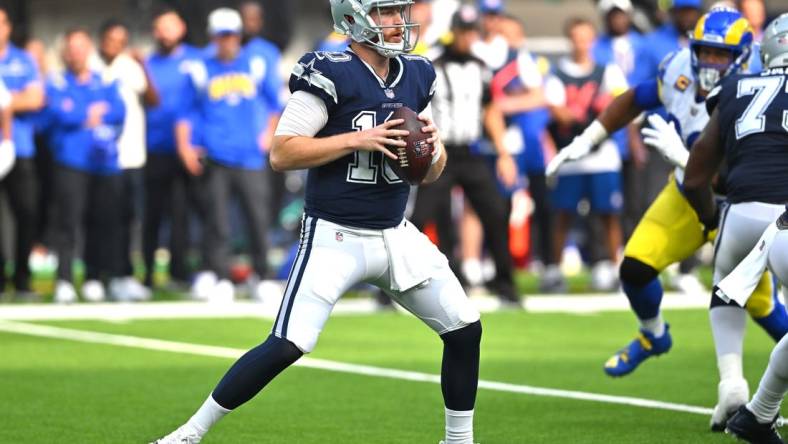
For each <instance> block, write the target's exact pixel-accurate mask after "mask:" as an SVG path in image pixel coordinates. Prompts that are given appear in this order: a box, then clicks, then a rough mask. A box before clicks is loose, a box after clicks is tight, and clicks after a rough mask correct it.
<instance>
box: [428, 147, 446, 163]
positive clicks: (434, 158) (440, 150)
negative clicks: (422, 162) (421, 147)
mask: <svg viewBox="0 0 788 444" xmlns="http://www.w3.org/2000/svg"><path fill="white" fill-rule="evenodd" d="M442 155H443V144H442V143H436V144H435V152H434V153H432V163H431V165H435V164H436V163H438V161H439V160H440V158H441V156H442Z"/></svg>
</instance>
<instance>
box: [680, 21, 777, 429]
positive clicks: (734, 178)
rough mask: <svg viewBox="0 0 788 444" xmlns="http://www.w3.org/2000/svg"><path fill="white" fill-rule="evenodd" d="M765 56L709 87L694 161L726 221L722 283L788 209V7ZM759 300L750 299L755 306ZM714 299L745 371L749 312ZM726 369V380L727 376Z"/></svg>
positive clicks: (698, 202) (713, 206)
mask: <svg viewBox="0 0 788 444" xmlns="http://www.w3.org/2000/svg"><path fill="white" fill-rule="evenodd" d="M761 61H762V62H763V67H764V70H763V71H762V72H760V73H757V74H741V75H735V76H730V77H728V78H726V79H723V81H722V82H721V84H720V85H719V86H718V87H717V88H715V89H714V90H713V91H712V92H711V93H710V94H709V97H708V98H707V99H706V106H707V108H708V111H709V114H710V115H711V117H710V118H709V122H708V124H707V125H706V128H705V129H704V130H703V133H701V135H700V137H699V138H698V140H697V141H696V142H695V144H694V145H693V147H692V150H691V151H690V156H689V161H688V162H687V169H686V176H685V179H684V194H685V195H686V196H687V199H688V200H689V202H690V204H692V207H693V208H694V209H695V211H697V213H698V216H699V219H700V220H701V221H715V220H717V219H719V220H720V221H719V227H720V229H719V234H718V235H717V240H716V243H715V246H714V248H715V255H714V284H715V285H717V284H719V283H720V281H721V279H722V278H723V277H725V276H726V275H728V274H729V273H731V272H732V271H733V270H734V268H735V267H736V266H737V264H739V262H741V261H742V259H744V258H745V257H746V256H747V255H748V253H750V251H751V250H752V249H753V248H755V247H756V246H758V248H759V249H760V248H762V244H761V240H760V239H761V235H762V233H763V232H764V230H765V229H766V228H767V227H769V226H770V225H773V224H774V221H775V220H777V219H778V218H779V217H780V216H781V215H782V214H783V212H784V210H785V205H786V204H788V176H787V175H786V174H785V172H786V171H788V150H786V146H788V114H787V113H786V112H785V110H786V109H788V88H786V79H788V71H787V69H788V14H783V15H782V16H780V17H778V18H777V19H775V21H774V22H773V23H772V24H771V25H769V27H768V28H767V30H766V32H765V33H764V40H763V44H762V47H761ZM723 160H724V161H725V164H726V165H727V173H726V174H724V177H723V178H722V179H720V180H722V181H723V182H724V188H725V190H726V199H727V205H725V206H724V207H723V208H722V210H721V211H720V208H719V207H718V206H717V203H716V201H715V199H714V195H713V192H712V188H711V184H712V181H713V180H714V177H715V176H716V175H717V173H718V171H719V167H720V165H721V164H722V162H723ZM720 213H721V216H720ZM712 223H714V222H712ZM705 224H706V225H708V224H709V222H705ZM784 240H785V239H783V241H784ZM781 246H782V248H780V247H773V248H772V250H771V252H770V253H769V257H768V264H769V268H770V269H771V271H772V272H773V273H774V275H775V276H776V277H777V278H778V279H779V280H780V281H781V282H782V283H783V285H786V284H788V249H786V248H785V247H784V246H785V243H782V244H781ZM759 271H760V270H759ZM753 299H754V298H751V299H750V300H749V301H748V303H747V306H748V307H749V306H750V303H751V301H752V300H753ZM742 305H743V304H742ZM711 306H712V312H714V311H716V312H717V315H718V316H720V315H724V316H725V324H724V326H725V328H724V329H720V330H715V331H714V335H715V342H716V344H717V348H718V351H717V353H718V357H717V359H718V365H719V366H720V370H722V369H723V365H724V364H725V363H726V362H735V363H736V366H735V368H731V369H728V370H729V371H728V373H732V374H734V376H735V377H738V378H743V372H742V369H741V355H742V348H743V342H744V331H745V327H746V322H745V320H746V311H745V310H744V309H743V308H741V306H740V305H739V304H737V303H731V302H726V301H725V300H723V299H721V298H720V297H719V293H718V292H716V291H715V293H714V294H712V302H711ZM775 339H779V338H775ZM721 344H724V346H725V347H726V349H727V352H726V354H722V355H721V353H720V347H721ZM786 348H788V347H787V346H786V342H785V339H784V336H783V339H782V340H780V343H779V344H778V345H777V347H776V349H775V350H777V351H778V352H777V355H779V357H775V356H773V358H772V361H771V363H770V365H773V366H774V367H775V369H774V371H775V373H776V376H775V379H776V380H780V382H779V383H777V382H774V383H773V384H772V385H771V387H769V388H768V391H769V393H767V394H765V395H764V396H763V397H761V400H762V401H764V402H766V400H768V402H767V404H769V408H768V409H764V410H765V411H766V412H771V413H770V414H768V413H764V414H760V415H758V420H759V421H760V422H763V423H768V424H771V423H772V422H773V420H774V417H775V415H776V414H777V413H778V411H779V402H774V403H773V402H772V401H774V400H775V399H781V398H782V394H783V393H785V387H786V384H787V383H786V381H788V360H786V359H784V358H785V354H786V353H788V351H786ZM721 373H722V372H721ZM720 376H721V378H723V382H724V379H725V375H723V374H721V375H720ZM762 384H763V383H762ZM745 387H746V386H745ZM762 387H763V385H762ZM777 387H779V390H777ZM759 390H760V389H759ZM747 398H748V394H747V392H746V390H745V391H742V393H741V395H739V396H737V397H736V398H734V399H733V400H732V401H729V402H727V403H726V408H727V413H728V414H732V413H734V412H735V411H736V410H737V409H738V408H739V407H741V406H742V405H743V404H744V403H745V402H746V401H747ZM722 401H723V400H722V399H721V400H720V402H721V403H722ZM748 442H759V443H760V442H782V441H779V440H778V441H774V440H772V441H767V440H754V441H748Z"/></svg>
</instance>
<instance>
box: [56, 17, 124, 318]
mask: <svg viewBox="0 0 788 444" xmlns="http://www.w3.org/2000/svg"><path fill="white" fill-rule="evenodd" d="M92 49H93V44H92V42H91V38H90V34H89V33H88V31H86V30H84V29H79V28H77V29H73V30H70V31H68V32H67V33H66V37H65V47H64V51H63V61H64V62H65V65H66V68H67V69H66V71H65V72H64V73H63V74H60V75H55V76H53V77H52V78H51V79H50V80H49V81H48V82H47V86H46V93H47V112H48V113H49V115H50V118H51V119H52V128H53V142H54V147H55V149H54V154H55V177H54V187H55V202H56V203H57V206H58V208H57V215H58V218H57V222H56V223H57V232H58V242H57V247H56V250H57V255H58V270H57V285H56V288H55V301H56V302H61V303H68V302H74V301H75V300H76V291H75V289H74V285H73V283H72V275H71V273H72V266H73V262H74V253H75V251H76V239H77V231H78V230H80V229H82V232H83V236H84V239H85V249H84V260H85V267H86V276H85V277H86V281H85V284H84V285H83V287H82V296H83V298H85V299H86V300H89V301H98V300H102V299H103V298H104V288H103V285H102V284H101V281H100V280H101V279H108V278H112V277H114V276H115V275H116V273H117V271H118V270H117V268H118V263H117V262H118V261H117V258H118V257H119V255H118V249H119V248H120V243H119V239H120V237H119V236H118V235H117V233H116V230H117V227H119V226H120V220H118V218H119V217H120V214H121V212H120V211H119V210H118V208H116V207H117V202H118V201H119V200H118V198H117V197H118V195H119V193H120V191H121V186H122V182H121V175H120V167H119V165H118V147H117V139H118V136H119V134H120V131H121V130H122V125H123V119H124V117H125V114H126V110H125V108H124V106H123V102H122V100H121V98H120V93H119V91H118V87H117V84H115V83H107V82H105V81H103V80H102V78H101V76H100V75H99V74H98V73H96V72H93V71H92V70H91V69H90V67H89V65H88V59H89V56H90V54H91V51H92Z"/></svg>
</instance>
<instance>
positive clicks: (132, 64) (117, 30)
mask: <svg viewBox="0 0 788 444" xmlns="http://www.w3.org/2000/svg"><path fill="white" fill-rule="evenodd" d="M99 39H100V43H99V54H98V56H99V57H98V58H97V59H96V61H95V62H96V67H97V68H98V69H99V70H100V72H101V74H102V76H103V78H104V80H105V81H117V82H118V85H119V88H120V95H121V98H122V99H123V103H124V105H125V106H126V118H125V120H124V122H123V131H122V132H121V134H120V139H119V140H118V162H119V164H120V168H121V169H122V170H123V195H122V196H121V200H120V202H119V209H120V211H122V212H123V217H122V219H123V226H122V227H121V230H120V233H121V236H122V239H121V245H122V247H121V249H120V255H121V257H120V258H118V260H119V263H118V266H119V269H118V272H119V277H117V278H115V279H113V280H112V281H111V282H110V296H111V297H112V298H113V299H115V300H121V301H128V300H145V299H149V298H150V290H148V289H147V288H146V287H145V286H143V285H142V284H140V283H139V282H138V281H137V280H136V279H134V277H133V268H132V264H131V255H130V250H131V242H132V230H133V227H135V226H139V224H140V223H141V222H140V221H141V217H140V213H141V210H140V209H141V208H142V200H143V167H144V166H145V154H146V151H147V149H146V146H145V113H144V109H143V107H144V106H155V105H157V104H158V102H159V97H158V94H157V92H156V90H155V88H153V85H152V83H151V82H150V79H149V77H148V74H147V71H146V70H145V68H144V65H143V64H142V63H141V62H140V61H139V59H141V57H139V56H138V55H137V54H136V53H128V52H127V49H128V41H129V31H128V27H127V26H126V25H125V24H124V23H123V22H121V21H119V20H116V19H110V20H107V21H106V22H104V23H103V24H102V25H101V27H100V30H99Z"/></svg>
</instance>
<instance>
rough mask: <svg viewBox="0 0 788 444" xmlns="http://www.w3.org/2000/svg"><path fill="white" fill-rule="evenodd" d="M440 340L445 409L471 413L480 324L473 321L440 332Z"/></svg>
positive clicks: (477, 366)
mask: <svg viewBox="0 0 788 444" xmlns="http://www.w3.org/2000/svg"><path fill="white" fill-rule="evenodd" d="M441 339H442V340H443V364H442V366H441V390H442V391H443V400H444V403H445V405H446V408H448V409H451V410H457V411H466V410H473V406H474V404H475V403H476V386H477V384H478V380H479V343H480V342H481V339H482V323H481V321H476V322H474V323H471V324H468V325H467V326H465V327H463V328H461V329H459V330H454V331H450V332H448V333H444V334H442V335H441Z"/></svg>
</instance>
